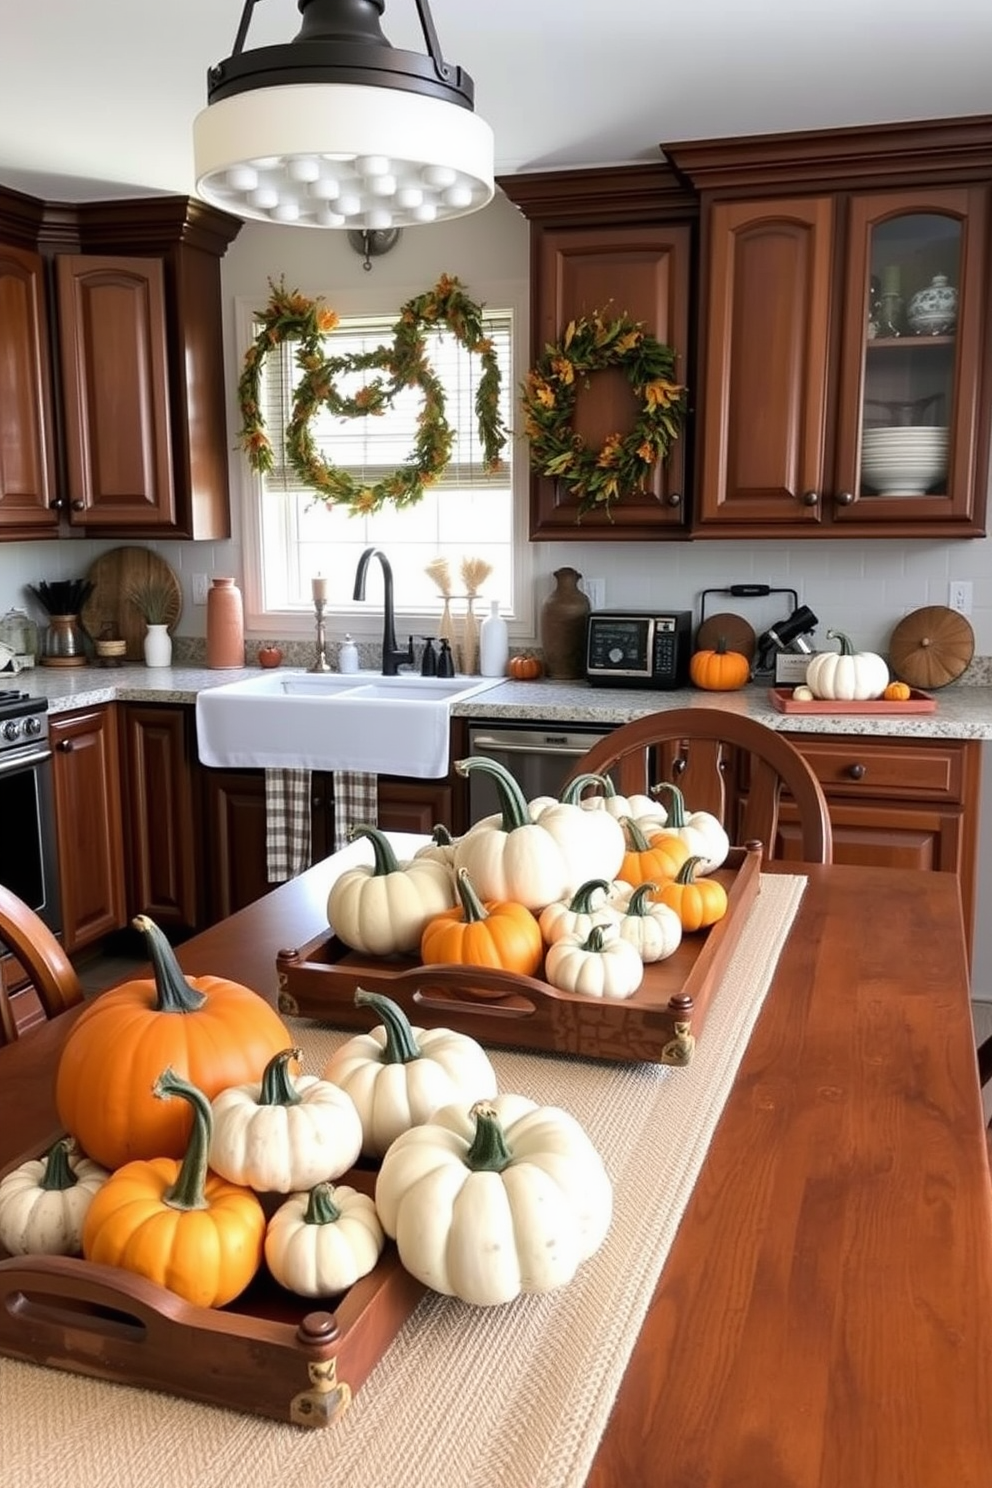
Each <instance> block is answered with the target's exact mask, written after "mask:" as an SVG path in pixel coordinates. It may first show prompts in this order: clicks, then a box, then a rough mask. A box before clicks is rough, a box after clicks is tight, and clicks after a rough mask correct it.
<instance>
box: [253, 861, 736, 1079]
mask: <svg viewBox="0 0 992 1488" xmlns="http://www.w3.org/2000/svg"><path fill="white" fill-rule="evenodd" d="M762 856H763V854H762V848H761V845H760V844H752V845H751V846H750V847H748V848H731V850H730V855H729V856H728V858H727V862H726V864H725V865H724V866H723V867H722V868H720V869H718V870H717V872H716V873H715V874H713V875H712V876H713V877H714V878H718V879H720V880H721V882H722V883H723V884H724V886H725V888H726V889H727V894H728V901H729V902H728V908H727V913H726V915H725V916H724V918H723V919H722V920H719V921H718V922H717V924H715V925H713V926H712V927H711V928H710V929H709V930H708V931H706V932H705V933H704V934H701V935H700V934H694V935H685V936H683V938H682V943H681V945H680V946H679V948H678V950H677V951H676V952H675V954H674V956H670V957H669V958H668V959H667V960H665V961H658V962H656V963H655V964H654V965H650V966H646V967H645V969H644V980H643V982H642V983H641V985H640V987H639V988H638V989H637V991H636V992H635V993H634V995H633V997H630V998H627V999H626V1000H625V1001H622V1002H615V1001H612V1000H611V999H609V998H602V999H600V998H590V997H584V996H581V995H579V994H577V993H573V992H561V991H559V990H558V989H557V988H556V987H552V986H551V985H550V984H549V983H548V982H544V981H541V980H540V979H539V978H536V977H526V976H518V975H516V974H515V973H513V972H506V971H490V970H488V969H484V968H482V967H475V966H473V967H465V966H425V965H424V964H423V963H422V962H420V961H418V960H416V959H415V958H414V957H410V956H395V957H388V958H381V959H378V960H376V959H373V958H372V957H369V956H363V955H361V954H360V953H359V952H357V951H353V950H352V949H351V948H350V947H348V946H347V945H345V943H344V942H343V941H342V940H339V939H338V937H337V936H336V935H335V934H334V933H333V931H332V930H330V929H328V930H326V931H325V932H323V933H322V934H321V935H318V936H315V937H314V939H313V940H310V941H308V942H307V944H306V945H304V946H300V947H299V948H297V949H294V950H284V951H280V952H279V954H278V956H277V958H276V969H277V972H278V976H279V1009H280V1011H281V1012H282V1013H283V1014H285V1015H287V1016H290V1017H303V1018H319V1019H322V1020H323V1021H324V1022H327V1023H333V1024H335V1025H336V1026H338V1027H342V1028H354V1029H359V1030H361V1031H362V1032H367V1030H368V1028H369V1014H368V1009H366V1008H361V1007H356V1006H355V1001H354V999H355V991H356V989H357V988H358V987H363V988H364V989H365V990H366V991H368V992H380V993H383V994H385V996H387V997H391V998H392V999H393V1001H394V1002H397V1003H399V1005H400V1006H401V1007H402V1008H403V1011H404V1012H405V1013H406V1015H407V1017H408V1018H409V1019H410V1021H411V1023H414V1024H416V1025H417V1026H418V1027H421V1028H438V1027H442V1028H453V1029H455V1030H456V1031H457V1032H459V1033H468V1034H471V1035H472V1036H473V1037H474V1038H477V1039H479V1040H480V1042H482V1043H489V1044H500V1045H509V1046H512V1047H516V1048H527V1049H535V1050H541V1051H544V1052H546V1053H556V1054H582V1055H587V1056H589V1057H591V1058H595V1059H610V1060H615V1061H627V1060H646V1061H650V1062H653V1063H660V1064H674V1065H684V1064H687V1063H688V1062H689V1060H690V1059H691V1057H692V1052H693V1047H694V1043H695V1039H696V1038H698V1036H699V1034H700V1032H701V1030H702V1027H703V1024H704V1022H705V1020H706V1012H707V1009H708V1007H709V1004H710V1001H711V1000H712V997H713V994H714V993H715V991H716V989H717V987H718V986H719V985H720V980H721V978H722V976H723V973H724V971H725V969H726V967H727V963H728V962H729V960H730V957H731V955H732V954H733V951H734V947H735V946H736V944H737V940H738V938H739V936H740V931H741V927H742V925H743V924H744V921H745V920H746V918H747V914H748V911H749V909H750V907H751V905H752V903H753V902H754V898H755V896H756V895H757V893H758V889H759V885H760V871H761V862H762Z"/></svg>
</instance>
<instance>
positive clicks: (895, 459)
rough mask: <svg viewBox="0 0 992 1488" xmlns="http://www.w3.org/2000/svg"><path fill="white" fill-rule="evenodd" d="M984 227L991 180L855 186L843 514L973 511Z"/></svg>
mask: <svg viewBox="0 0 992 1488" xmlns="http://www.w3.org/2000/svg"><path fill="white" fill-rule="evenodd" d="M986 226H987V196H986V192H985V190H984V188H966V187H962V188H956V189H949V190H946V191H923V192H912V193H910V192H886V193H881V192H880V193H878V194H873V195H864V196H860V195H858V196H852V197H851V198H850V215H849V222H848V254H847V271H846V278H845V303H844V324H843V346H842V358H841V379H840V386H839V389H838V405H837V407H838V419H837V435H838V437H837V446H836V461H835V472H834V474H835V481H834V491H835V495H834V509H833V516H834V520H835V521H837V522H844V523H847V522H852V523H859V524H871V525H873V526H877V525H878V524H884V526H885V527H886V528H887V529H888V528H889V527H890V526H891V527H897V526H898V525H899V524H900V523H902V522H906V523H909V524H913V525H917V524H919V523H926V524H928V525H929V524H932V523H942V522H946V523H947V524H948V530H953V528H954V525H955V524H957V523H960V524H961V529H962V532H963V531H967V530H968V526H969V523H973V513H974V511H975V509H976V482H977V481H978V480H979V479H983V478H984V477H983V475H982V474H981V472H983V471H984V469H985V453H984V450H983V448H982V446H983V444H984V441H985V439H986V438H987V419H985V418H984V417H983V415H982V411H981V409H980V406H979V398H978V392H979V386H980V381H981V372H982V358H983V352H982V348H983V345H984V337H985V329H984V327H985V314H986V308H985V297H986V286H985V284H984V267H983V266H984V263H985V233H986Z"/></svg>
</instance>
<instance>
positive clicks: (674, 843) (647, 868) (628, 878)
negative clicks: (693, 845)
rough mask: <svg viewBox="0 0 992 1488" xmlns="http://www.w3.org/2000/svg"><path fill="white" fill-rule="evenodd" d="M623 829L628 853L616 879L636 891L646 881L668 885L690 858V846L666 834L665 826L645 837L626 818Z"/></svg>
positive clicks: (635, 824)
mask: <svg viewBox="0 0 992 1488" xmlns="http://www.w3.org/2000/svg"><path fill="white" fill-rule="evenodd" d="M623 829H624V833H625V836H626V839H627V851H626V852H625V853H624V855H623V862H622V863H621V864H620V872H619V873H618V875H617V877H618V878H621V879H623V880H624V881H625V882H626V883H629V884H631V885H632V886H633V887H634V888H635V889H636V888H637V885H638V884H642V883H646V882H647V881H648V879H652V880H658V881H660V882H662V883H667V882H668V880H669V879H672V878H674V877H675V875H676V873H678V871H679V869H680V868H681V867H682V864H683V863H684V862H685V860H686V858H688V857H689V844H688V843H687V842H685V841H684V840H683V839H682V838H681V837H679V836H677V835H676V834H675V833H673V832H669V831H668V828H667V827H659V828H658V830H657V831H655V832H652V833H651V834H650V835H647V834H646V833H644V832H642V831H641V829H640V827H639V826H638V825H637V823H636V822H635V821H632V820H631V819H630V817H625V818H624V822H623Z"/></svg>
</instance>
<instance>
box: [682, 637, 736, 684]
mask: <svg viewBox="0 0 992 1488" xmlns="http://www.w3.org/2000/svg"><path fill="white" fill-rule="evenodd" d="M689 676H690V677H691V678H692V680H693V682H694V683H695V684H696V686H697V687H702V688H703V689H704V690H705V691H706V692H734V691H736V689H737V688H738V687H743V686H744V684H745V683H746V682H747V681H748V679H749V678H750V676H751V667H750V664H749V662H748V659H747V657H746V656H743V655H742V654H741V652H740V651H728V649H727V642H726V640H725V639H724V637H723V636H720V637H719V638H718V639H717V643H716V646H715V647H714V649H713V650H712V651H697V652H696V653H695V654H694V655H693V656H692V657H691V658H690V661H689Z"/></svg>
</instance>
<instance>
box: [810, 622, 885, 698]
mask: <svg viewBox="0 0 992 1488" xmlns="http://www.w3.org/2000/svg"><path fill="white" fill-rule="evenodd" d="M827 638H828V639H829V640H834V641H839V642H840V650H839V651H821V652H819V654H818V655H816V656H814V657H813V658H812V660H811V661H810V663H809V665H808V666H807V668H806V686H807V687H809V688H810V689H811V690H812V692H813V694H814V696H815V697H818V698H829V699H832V700H833V701H834V702H851V701H855V702H862V701H868V700H870V699H871V698H879V697H881V696H882V693H883V692H884V691H885V686H886V683H887V682H888V680H889V668H888V666H887V665H886V663H885V662H884V661H883V660H882V658H881V657H880V656H876V654H875V652H874V651H855V649H854V646H853V645H852V644H851V640H850V637H849V636H847V635H845V634H844V632H843V631H842V630H828V631H827Z"/></svg>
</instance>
